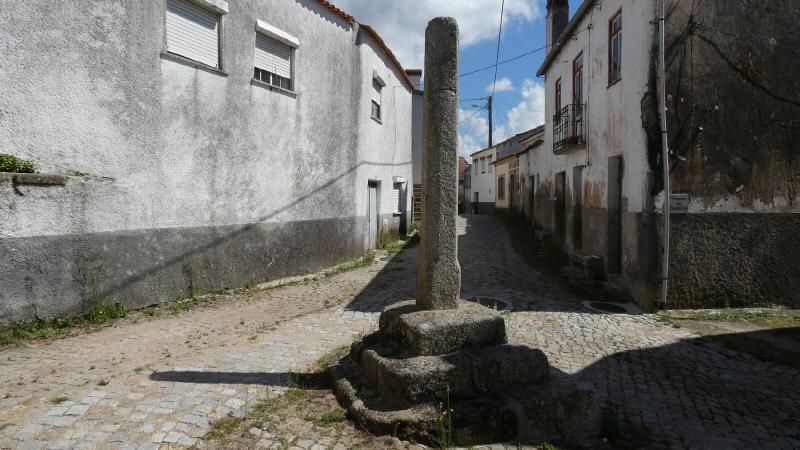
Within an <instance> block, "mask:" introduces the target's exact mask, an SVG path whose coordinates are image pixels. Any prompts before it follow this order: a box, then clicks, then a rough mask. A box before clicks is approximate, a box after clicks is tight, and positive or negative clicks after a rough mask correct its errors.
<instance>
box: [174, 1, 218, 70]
mask: <svg viewBox="0 0 800 450" xmlns="http://www.w3.org/2000/svg"><path fill="white" fill-rule="evenodd" d="M220 17H221V16H220V14H219V13H218V12H215V11H212V10H210V9H206V8H203V7H201V6H199V5H197V4H195V3H192V2H189V1H188V0H167V9H166V20H165V25H166V35H167V52H169V53H172V54H175V55H179V56H182V57H184V58H187V59H191V60H193V61H197V62H199V63H202V64H205V65H207V66H211V67H214V68H217V69H219V68H220V57H219V55H220V51H219V47H220V45H219V29H220Z"/></svg>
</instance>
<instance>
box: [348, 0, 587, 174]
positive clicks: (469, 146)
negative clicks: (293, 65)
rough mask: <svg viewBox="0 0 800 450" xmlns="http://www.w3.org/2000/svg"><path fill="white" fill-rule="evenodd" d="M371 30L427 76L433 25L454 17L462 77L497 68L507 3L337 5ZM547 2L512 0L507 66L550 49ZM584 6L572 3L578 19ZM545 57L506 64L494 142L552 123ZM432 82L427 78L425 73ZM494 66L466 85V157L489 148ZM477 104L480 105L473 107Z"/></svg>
mask: <svg viewBox="0 0 800 450" xmlns="http://www.w3.org/2000/svg"><path fill="white" fill-rule="evenodd" d="M332 1H333V3H334V4H336V5H337V6H338V7H340V8H342V9H343V10H345V11H346V12H347V13H349V14H351V15H353V16H355V18H356V19H357V20H358V21H359V22H362V23H366V24H368V25H371V26H372V27H373V28H375V30H377V31H378V33H379V34H380V35H381V37H383V39H384V40H385V41H386V43H387V44H388V46H389V48H391V49H392V52H394V54H395V55H396V56H397V58H398V59H399V60H400V63H401V64H402V65H403V67H404V68H406V69H416V68H419V69H422V68H423V61H424V37H425V26H426V25H427V23H428V21H429V20H430V19H431V18H433V17H436V16H453V17H455V18H456V20H457V21H458V25H459V31H460V54H459V73H461V74H465V73H466V72H471V71H473V70H476V69H480V68H483V67H486V66H491V65H494V63H495V58H496V55H497V36H498V30H499V26H500V9H501V4H502V1H503V0H399V1H398V0H332ZM545 3H546V1H545V0H505V7H504V12H503V30H502V37H501V39H500V61H503V60H505V59H509V58H513V57H516V56H519V55H522V54H524V53H528V52H530V51H532V50H536V49H539V48H541V47H544V46H545V29H546V25H545V14H546V9H545ZM579 4H580V1H578V0H573V1H572V2H570V10H571V11H570V12H571V13H574V10H575V9H577V6H579ZM544 57H545V51H544V50H539V51H537V52H535V53H532V54H530V55H527V56H524V57H521V58H519V59H517V60H515V61H511V62H508V63H506V64H501V65H499V66H498V70H497V83H496V85H495V89H494V91H495V94H494V102H493V106H494V107H493V110H494V113H493V122H494V123H493V127H492V128H493V129H494V133H493V141H494V143H498V142H500V141H502V140H504V139H507V138H509V137H511V136H513V135H515V134H517V133H521V132H523V131H526V130H529V129H531V128H535V127H537V126H539V125H541V124H543V123H544V100H545V95H544V79H540V78H537V77H536V70H537V69H538V68H539V66H540V65H541V63H542V61H543V60H544ZM423 77H424V73H423ZM494 77H495V71H494V67H492V68H490V69H487V70H483V71H480V72H477V73H474V74H471V75H464V76H462V77H460V78H459V83H460V84H459V98H460V101H459V136H458V138H459V139H458V141H459V142H458V144H459V154H460V155H462V156H464V157H465V158H467V161H470V158H469V155H470V154H471V153H473V152H476V151H478V150H480V149H482V148H485V147H486V146H487V144H488V134H489V121H488V115H487V110H486V109H485V106H486V100H485V97H487V96H488V95H490V94H491V91H492V82H493V80H494ZM472 99H476V100H472Z"/></svg>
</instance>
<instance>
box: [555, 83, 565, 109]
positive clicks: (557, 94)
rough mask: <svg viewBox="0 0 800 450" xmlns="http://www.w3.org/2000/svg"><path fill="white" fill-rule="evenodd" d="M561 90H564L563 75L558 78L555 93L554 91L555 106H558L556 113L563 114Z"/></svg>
mask: <svg viewBox="0 0 800 450" xmlns="http://www.w3.org/2000/svg"><path fill="white" fill-rule="evenodd" d="M561 92H562V88H561V77H558V79H557V80H556V85H555V93H554V96H555V106H556V111H555V114H556V115H559V114H561V108H562V107H563V106H562V104H561Z"/></svg>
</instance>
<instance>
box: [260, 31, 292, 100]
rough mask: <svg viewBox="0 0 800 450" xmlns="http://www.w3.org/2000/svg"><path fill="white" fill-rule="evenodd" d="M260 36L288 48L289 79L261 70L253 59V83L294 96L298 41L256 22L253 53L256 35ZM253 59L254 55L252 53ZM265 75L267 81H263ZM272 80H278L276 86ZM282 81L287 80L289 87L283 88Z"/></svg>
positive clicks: (285, 33) (289, 35) (287, 34)
mask: <svg viewBox="0 0 800 450" xmlns="http://www.w3.org/2000/svg"><path fill="white" fill-rule="evenodd" d="M259 34H260V35H262V36H263V37H265V38H267V39H272V40H273V41H275V42H277V43H278V44H281V45H285V46H286V47H288V48H289V52H290V54H289V78H286V77H283V76H280V75H277V74H274V73H272V72H270V71H269V70H266V69H261V68H259V67H257V66H256V65H255V59H254V60H253V68H254V72H253V81H254V82H255V83H257V84H258V85H261V86H264V87H267V88H269V89H270V90H278V91H283V92H286V93H289V94H296V93H297V70H296V65H297V49H298V48H299V47H300V41H299V40H298V39H297V38H296V37H294V36H292V35H291V34H289V33H287V32H285V31H283V30H281V29H278V28H276V27H274V26H272V25H270V24H268V23H266V22H264V21H262V20H256V27H255V35H254V36H255V40H254V42H253V51H254V52H255V49H256V48H257V47H258V35H259ZM254 58H255V53H254ZM264 74H266V75H267V76H268V78H269V80H264V79H263V78H262V77H263V75H264ZM273 78H278V82H279V83H278V84H275V81H274V79H273ZM282 80H287V81H288V85H289V87H288V88H287V87H285V86H284V85H283V84H282V83H280V82H281V81H282Z"/></svg>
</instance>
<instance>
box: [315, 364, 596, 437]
mask: <svg viewBox="0 0 800 450" xmlns="http://www.w3.org/2000/svg"><path fill="white" fill-rule="evenodd" d="M329 374H330V375H331V378H332V381H333V390H334V394H335V395H336V398H337V400H338V401H339V403H340V404H341V405H342V406H343V407H344V408H345V409H346V410H347V412H348V415H349V417H350V418H351V419H352V420H354V421H355V422H357V423H358V424H359V425H360V426H361V427H363V428H364V429H366V430H367V431H369V432H370V433H372V434H375V435H378V436H380V435H393V436H400V437H402V438H404V439H413V440H415V441H416V442H420V443H423V444H427V445H430V446H434V447H444V446H445V444H446V443H449V444H450V445H458V446H465V447H466V446H470V445H479V444H493V443H501V442H509V441H513V442H528V441H559V442H561V443H564V444H572V445H575V446H577V447H579V448H585V447H592V446H593V445H597V444H599V443H598V442H595V441H593V440H592V439H591V437H592V436H596V435H597V434H598V433H599V432H600V418H601V416H600V411H601V410H600V397H599V395H598V394H597V392H596V391H595V390H594V388H593V387H592V386H590V385H588V384H586V383H582V382H575V381H574V380H571V379H570V377H569V376H568V375H566V374H564V373H563V372H560V371H557V370H554V371H553V373H552V374H551V376H550V377H548V379H547V380H546V381H545V382H543V383H539V384H536V385H533V386H524V387H514V388H511V387H509V389H508V390H505V391H501V392H499V393H492V394H489V395H484V396H480V397H477V398H471V399H459V398H452V399H450V401H449V402H448V401H443V402H438V401H436V402H428V403H421V404H417V405H414V406H410V407H405V406H398V405H396V404H393V403H388V402H387V401H386V399H384V398H382V396H381V395H379V393H378V392H377V391H375V390H374V389H373V388H372V387H371V386H369V385H368V384H367V383H365V382H364V380H363V378H362V377H361V375H360V372H359V370H358V368H357V367H356V365H355V364H353V362H352V361H351V360H350V358H345V359H343V360H342V361H341V362H340V363H339V364H337V365H335V366H333V367H332V368H331V369H330V371H329ZM448 428H449V429H450V431H449V432H448V431H447V429H448ZM443 429H444V431H443ZM587 442H588V443H589V444H592V445H587Z"/></svg>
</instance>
